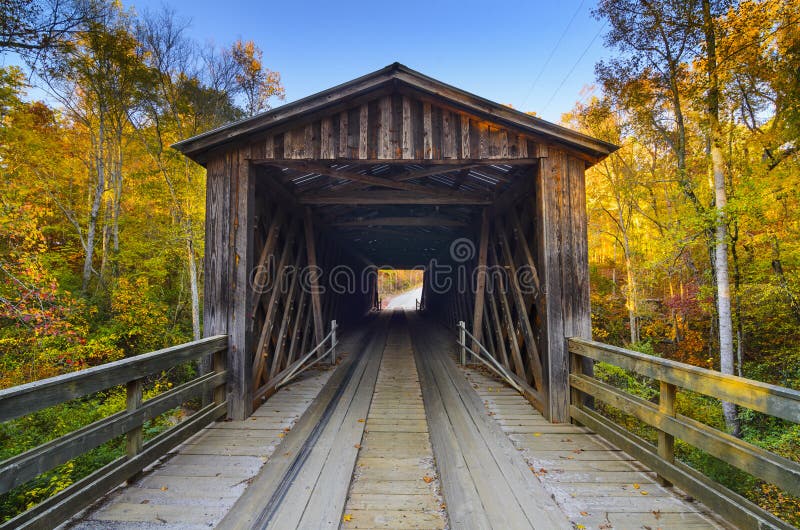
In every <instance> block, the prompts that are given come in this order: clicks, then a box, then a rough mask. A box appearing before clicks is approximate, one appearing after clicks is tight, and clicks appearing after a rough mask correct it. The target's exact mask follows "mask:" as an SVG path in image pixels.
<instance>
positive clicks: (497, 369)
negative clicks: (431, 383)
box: [457, 320, 525, 394]
mask: <svg viewBox="0 0 800 530" xmlns="http://www.w3.org/2000/svg"><path fill="white" fill-rule="evenodd" d="M457 327H458V329H459V331H463V332H464V335H467V336H469V338H470V339H472V341H473V342H474V343H475V344H477V345H478V349H479V350H480V351H481V352H484V353H485V354H486V358H487V359H488V360H489V361H491V364H489V363H488V362H486V360H484V359H483V356H482V355H481V354H480V353H478V352H476V351H474V350H473V349H472V348H470V347H469V346H467V345H466V342H467V341H466V340H464V337H463V336H459V338H458V341H457V342H458V345H459V346H461V348H462V356H461V364H466V357H465V356H464V355H463V352H464V351H468V352H470V354H472V356H473V357H475V358H476V359H478V360H479V361H480V362H481V363H483V364H484V365H485V366H486V367H487V368H489V369H490V370H492V371H493V372H494V373H496V374H497V375H499V376H500V377H501V378H503V379H505V380H506V382H507V383H508V384H509V385H511V386H512V387H513V388H514V390H516V391H517V392H519V393H520V394H524V393H525V392H524V391H523V390H522V387H521V386H520V385H519V383H518V382H517V381H516V380H514V379H513V378H512V377H511V375H509V373H508V372H507V371H506V369H505V368H504V367H503V365H501V364H500V363H499V362H497V359H495V358H494V357H492V355H491V354H490V353H489V351H488V350H487V349H486V347H485V346H484V345H483V344H481V341H479V340H478V339H476V338H475V336H474V335H473V334H472V333H470V332H469V330H468V329H467V327H466V325H465V324H464V321H463V320H461V321H459V322H458V325H457Z"/></svg>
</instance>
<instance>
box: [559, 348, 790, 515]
mask: <svg viewBox="0 0 800 530" xmlns="http://www.w3.org/2000/svg"><path fill="white" fill-rule="evenodd" d="M567 340H568V345H569V351H570V353H571V354H572V356H573V358H572V362H571V367H570V376H569V381H570V386H571V388H572V396H573V397H572V403H571V405H570V415H571V416H572V418H573V419H574V420H575V421H577V422H579V423H581V424H584V425H586V426H587V427H589V428H591V429H593V430H595V431H596V432H598V433H599V434H601V435H603V436H604V437H606V438H608V439H609V441H611V442H612V443H614V444H616V445H618V446H619V447H620V448H621V449H623V450H625V451H628V452H629V453H631V454H632V455H633V456H634V457H636V458H638V459H639V460H641V461H642V462H643V463H644V464H646V465H648V466H649V467H650V468H651V469H653V470H654V471H656V473H658V475H659V477H660V479H661V481H662V482H665V483H674V484H676V485H678V486H679V487H681V488H682V489H683V490H685V491H686V492H687V493H689V494H690V495H692V496H694V497H696V498H698V499H700V500H701V501H702V502H704V503H706V504H707V505H709V506H710V507H712V508H713V509H714V510H716V511H717V512H718V513H720V514H721V515H722V516H723V517H726V518H728V519H729V520H731V522H734V523H735V524H737V525H741V526H743V527H765V528H791V526H790V525H788V524H786V523H785V522H783V521H781V520H780V519H779V518H777V517H775V516H774V515H773V514H771V513H769V512H767V511H766V510H764V509H763V508H761V507H759V506H758V505H756V504H754V503H752V502H750V501H749V500H747V499H745V498H743V497H741V496H740V495H738V494H736V493H735V492H733V491H731V490H729V489H727V488H725V487H724V486H722V485H721V484H718V483H715V482H713V481H712V480H711V479H709V478H707V477H705V476H704V475H702V474H701V473H699V472H698V471H696V470H694V469H692V468H690V467H688V466H687V465H685V464H683V463H681V462H679V461H677V460H676V459H675V455H674V447H675V440H676V439H680V440H682V441H683V442H685V443H687V444H689V445H691V446H693V447H697V448H698V449H700V450H702V451H704V452H706V453H708V454H710V455H711V456H713V457H716V458H718V459H720V460H722V461H724V462H727V463H728V464H730V465H732V466H734V467H736V468H738V469H741V470H743V471H745V472H747V473H749V474H751V475H753V476H755V477H757V478H759V479H761V480H764V481H765V482H767V483H770V484H773V485H775V486H777V487H778V488H780V489H782V490H784V491H786V492H788V493H790V494H792V495H800V463H797V462H795V461H792V460H789V459H787V458H784V457H782V456H780V455H777V454H775V453H773V452H770V451H767V450H766V449H762V448H760V447H758V446H755V445H753V444H751V443H748V442H746V441H744V440H740V439H738V438H736V437H734V436H731V435H729V434H727V433H725V432H723V431H720V430H717V429H715V428H713V427H711V426H709V425H706V424H704V423H702V422H699V421H697V420H694V419H692V418H689V417H687V416H683V415H681V414H678V413H677V411H676V410H675V397H676V393H677V389H678V388H679V387H680V388H683V389H686V390H690V391H692V392H697V393H700V394H704V395H707V396H711V397H714V398H717V399H720V400H723V401H728V402H731V403H736V404H738V405H741V406H743V407H746V408H750V409H752V410H756V411H759V412H762V413H764V414H767V415H771V416H775V417H778V418H782V419H785V420H788V421H791V422H794V423H800V392H798V391H797V390H793V389H790V388H785V387H781V386H777V385H771V384H769V383H762V382H760V381H754V380H751V379H746V378H743V377H738V376H734V375H727V374H722V373H720V372H716V371H714V370H708V369H706V368H700V367H698V366H692V365H689V364H685V363H681V362H678V361H673V360H669V359H662V358H660V357H655V356H651V355H646V354H643V353H639V352H635V351H631V350H626V349H624V348H620V347H617V346H611V345H608V344H603V343H601V342H596V341H591V340H587V339H580V338H569V339H567ZM578 357H585V358H588V359H592V360H595V361H601V362H605V363H608V364H612V365H614V366H618V367H621V368H624V369H626V370H629V371H631V372H634V373H636V374H639V375H643V376H646V377H649V378H651V379H653V380H656V381H658V382H660V392H659V399H658V403H657V404H654V403H651V402H650V401H648V400H645V399H642V398H639V397H637V396H635V395H633V394H630V393H628V392H626V391H624V390H622V389H619V388H617V387H615V386H612V385H609V384H607V383H604V382H602V381H599V380H597V379H596V378H594V377H592V376H591V375H590V374H584V373H583V372H582V363H581V362H580V360H579V359H578ZM581 395H586V396H591V397H592V398H594V400H596V401H600V402H603V403H605V404H606V405H609V406H611V407H613V408H615V409H617V410H620V411H622V412H623V413H625V414H628V415H630V416H633V417H634V418H636V419H638V420H639V421H641V422H643V423H644V424H646V425H649V426H650V427H652V428H654V429H656V431H657V432H658V443H657V446H655V447H654V446H653V445H652V444H650V443H649V442H647V441H646V440H644V439H642V438H640V437H639V436H637V435H636V434H633V433H632V432H630V431H627V430H625V429H624V427H622V426H621V425H618V424H617V423H615V422H614V421H612V420H611V419H609V418H607V417H606V416H603V415H601V414H600V413H598V412H597V411H595V410H592V409H591V408H590V407H587V406H586V404H585V403H584V399H583V398H581Z"/></svg>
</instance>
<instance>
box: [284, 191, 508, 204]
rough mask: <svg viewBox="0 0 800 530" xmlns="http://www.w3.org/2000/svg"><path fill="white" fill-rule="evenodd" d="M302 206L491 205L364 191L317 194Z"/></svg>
mask: <svg viewBox="0 0 800 530" xmlns="http://www.w3.org/2000/svg"><path fill="white" fill-rule="evenodd" d="M299 201H300V203H301V204H358V205H362V204H466V205H470V204H477V205H488V204H491V202H492V201H491V199H490V198H488V197H478V196H474V195H465V194H453V193H451V194H449V196H441V197H440V196H437V195H424V196H421V195H420V194H417V193H414V192H409V191H383V190H375V191H362V192H348V193H330V192H326V193H316V194H313V195H307V196H303V197H300V198H299Z"/></svg>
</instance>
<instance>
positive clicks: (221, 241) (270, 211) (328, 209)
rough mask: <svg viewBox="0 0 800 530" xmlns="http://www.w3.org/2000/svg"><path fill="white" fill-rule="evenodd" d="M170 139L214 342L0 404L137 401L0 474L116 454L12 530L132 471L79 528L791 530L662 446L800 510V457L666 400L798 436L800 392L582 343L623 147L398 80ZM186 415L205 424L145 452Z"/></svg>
mask: <svg viewBox="0 0 800 530" xmlns="http://www.w3.org/2000/svg"><path fill="white" fill-rule="evenodd" d="M176 147H177V148H178V149H179V150H181V151H182V152H184V153H186V154H187V156H189V157H191V158H192V159H194V160H196V161H198V162H199V163H202V164H204V165H205V166H206V167H207V170H208V173H207V175H208V178H207V207H206V214H207V219H206V241H205V256H206V258H205V259H206V261H205V297H204V331H205V334H206V336H207V338H205V339H203V340H201V341H198V342H194V343H189V344H185V345H181V346H176V347H174V348H169V349H166V350H161V351H157V352H152V353H148V354H145V355H142V356H138V357H133V358H130V359H123V360H121V361H117V362H114V363H110V364H108V365H104V366H98V367H93V368H91V369H89V370H84V371H81V372H75V373H71V374H67V375H64V376H59V377H56V378H53V379H49V380H45V381H39V382H36V383H32V384H30V385H24V386H21V387H16V388H12V389H6V390H2V391H0V421H8V420H13V419H15V418H18V417H20V416H23V415H25V414H29V413H31V412H35V411H38V410H40V409H43V408H46V407H49V406H52V405H54V404H57V403H61V402H64V401H67V400H70V399H75V398H80V397H82V396H84V395H87V394H90V393H92V392H97V391H102V390H105V389H107V388H110V387H113V386H116V385H126V388H127V396H128V400H127V410H125V411H123V412H120V413H118V414H115V415H112V416H110V417H108V418H105V419H103V420H101V421H98V422H96V423H94V424H92V425H89V426H87V427H85V428H82V429H80V430H78V431H75V432H74V433H71V434H69V435H67V436H64V437H62V438H59V439H57V440H54V441H52V442H48V443H47V444H44V445H42V446H39V447H37V448H34V449H31V450H30V451H28V452H26V453H23V454H21V455H16V456H13V457H11V458H9V459H7V460H5V461H3V462H2V467H1V468H0V493H4V492H7V491H9V490H10V489H12V488H14V487H17V486H19V485H21V484H24V483H26V481H29V480H31V479H32V478H35V477H37V476H38V475H41V474H42V473H44V472H46V471H47V470H49V469H52V468H53V467H55V466H58V465H61V464H63V463H65V462H68V461H69V460H70V459H72V458H74V457H75V456H76V455H80V454H82V453H84V452H86V451H88V450H91V449H92V448H94V447H97V446H98V445H101V444H103V443H105V442H107V441H109V440H113V439H115V438H117V437H120V436H124V437H125V438H126V440H127V445H126V453H125V455H124V456H122V457H120V458H119V459H117V460H115V461H113V462H111V463H110V464H108V465H107V466H105V467H103V468H101V469H99V470H97V471H96V472H94V473H92V474H91V475H89V476H88V477H86V478H84V479H82V480H81V481H79V482H78V483H76V484H73V485H72V486H70V487H68V488H66V489H65V490H63V491H59V492H58V493H57V494H55V495H54V496H53V497H51V498H50V499H48V500H47V501H45V502H43V503H41V504H39V505H37V506H35V507H33V508H32V509H31V510H29V511H28V512H26V513H24V514H21V515H20V516H18V517H17V518H15V519H12V520H11V521H7V522H6V523H4V524H2V525H0V528H3V529H5V528H51V527H54V526H56V525H57V524H60V523H61V522H63V521H64V520H65V519H66V518H68V517H71V516H72V515H73V514H75V513H76V512H78V511H79V510H82V509H85V508H87V507H88V506H89V505H90V504H91V503H92V502H94V501H95V500H96V499H97V498H98V497H100V496H102V495H104V494H105V493H106V492H108V491H109V490H111V489H113V488H114V487H115V486H117V485H119V483H120V482H122V481H129V483H130V484H129V487H127V488H122V489H118V490H117V491H116V492H115V493H114V494H113V496H112V497H111V498H109V499H108V500H107V501H105V502H104V503H102V504H101V505H100V506H99V507H95V509H94V510H90V511H89V512H86V513H84V514H83V515H82V516H80V517H79V518H77V519H75V520H73V521H72V522H71V523H70V524H71V525H77V526H78V527H83V528H139V527H141V526H142V525H145V524H146V525H147V526H148V527H149V526H153V527H170V526H175V527H183V528H186V527H201V526H202V527H204V528H207V527H209V526H214V525H219V526H221V527H223V528H266V527H272V528H281V529H283V528H295V527H297V528H320V527H338V526H340V525H342V526H343V527H344V528H348V527H358V528H443V527H449V528H542V529H544V528H546V529H550V528H580V527H585V528H603V529H608V528H675V527H681V528H682V527H694V528H701V527H702V528H706V527H720V526H739V527H742V528H790V526H789V525H788V524H787V523H785V522H783V521H780V520H779V519H777V518H776V517H775V516H773V515H772V514H770V513H768V512H766V511H765V510H763V509H761V508H760V507H758V506H755V505H754V504H752V503H750V502H749V501H748V500H746V499H744V498H743V497H741V496H738V495H736V494H735V493H733V492H731V491H729V490H727V489H725V488H723V487H722V486H720V485H718V484H715V483H714V482H713V481H711V480H710V479H708V478H707V477H704V476H702V475H700V474H699V473H697V472H696V471H694V470H693V469H691V468H690V467H688V466H686V465H684V464H683V463H681V462H680V461H679V460H678V459H677V458H676V457H675V452H674V449H675V447H676V445H675V444H676V439H678V440H681V441H682V442H683V443H688V444H691V445H693V446H695V447H698V448H701V449H702V450H704V451H706V452H707V453H708V454H709V455H711V456H713V457H715V458H718V459H720V460H722V461H724V462H727V463H729V464H732V465H734V466H736V467H738V468H739V469H742V470H744V471H746V472H748V473H750V474H752V475H753V476H755V477H757V478H759V479H761V480H763V481H765V482H767V483H769V484H773V485H775V486H777V487H778V488H780V489H781V490H782V491H784V492H787V493H789V494H793V495H800V465H798V463H797V462H793V461H790V460H787V459H785V458H781V457H779V456H777V455H775V454H772V453H770V452H768V451H766V450H764V449H761V448H758V447H755V446H753V445H750V444H747V443H745V442H743V441H741V440H739V439H736V438H733V437H731V436H729V435H728V434H726V433H722V432H719V431H716V430H715V429H713V428H711V427H709V426H707V425H704V424H702V423H700V422H697V421H694V420H692V419H690V418H686V417H684V416H681V415H679V414H677V413H676V410H675V400H676V395H677V393H678V391H679V389H683V390H682V391H688V392H697V393H701V394H705V395H707V396H711V397H713V398H716V399H721V400H726V401H730V402H734V403H736V404H738V405H740V406H742V407H746V408H748V409H751V410H753V411H756V412H759V413H763V414H767V415H771V416H774V417H776V418H779V419H781V420H784V421H789V422H795V423H800V392H797V391H794V390H789V389H785V388H780V387H776V386H772V385H766V384H762V383H758V382H754V381H749V380H746V379H742V378H738V377H733V376H723V375H721V374H719V373H717V372H713V371H710V370H704V369H701V368H696V367H692V366H688V365H683V364H680V363H676V362H672V361H668V360H664V359H659V358H655V357H652V356H647V355H642V354H639V353H636V352H632V351H628V350H623V349H620V348H615V347H612V346H608V345H604V344H600V343H597V342H593V341H591V340H590V339H591V318H590V306H589V284H588V249H587V237H586V230H587V227H586V208H585V202H586V190H585V187H584V171H585V169H586V168H587V167H588V166H590V165H591V164H593V163H596V162H597V161H598V160H601V159H602V158H603V157H604V156H606V155H608V154H609V153H610V152H611V151H612V150H613V149H615V146H612V145H609V144H606V143H603V142H600V141H598V140H595V139H593V138H589V137H586V136H583V135H581V134H578V133H575V132H573V131H570V130H567V129H564V128H562V127H559V126H557V125H553V124H550V123H548V122H545V121H543V120H540V119H538V118H535V117H533V116H528V115H526V114H522V113H520V112H517V111H515V110H513V109H510V108H508V107H504V106H502V105H498V104H495V103H492V102H490V101H487V100H484V99H482V98H479V97H477V96H474V95H471V94H468V93H466V92H464V91H462V90H459V89H456V88H454V87H451V86H448V85H445V84H443V83H441V82H439V81H436V80H434V79H431V78H428V77H426V76H424V75H422V74H420V73H418V72H415V71H413V70H410V69H408V68H406V67H404V66H402V65H398V64H393V65H391V66H388V67H386V68H384V69H382V70H379V71H377V72H374V73H372V74H369V75H367V76H364V77H361V78H359V79H355V80H353V81H351V82H348V83H345V84H343V85H340V86H338V87H335V88H333V89H330V90H328V91H325V92H322V93H319V94H316V95H314V96H311V97H308V98H306V99H302V100H299V101H297V102H294V103H291V104H288V105H285V106H283V107H280V108H278V109H275V110H272V111H269V112H267V113H264V114H261V115H259V116H256V117H253V118H250V119H247V120H244V121H241V122H237V123H234V124H231V125H229V126H226V127H223V128H221V129H218V130H214V131H210V132H209V133H206V134H203V135H201V136H198V137H195V138H191V139H189V140H186V141H184V142H181V143H179V144H177V146H176ZM384 266H390V267H396V268H403V269H406V268H412V267H421V268H422V270H424V283H423V289H422V296H421V300H420V301H419V310H418V311H414V312H408V313H406V314H401V313H397V314H391V315H390V314H387V313H381V312H380V311H376V310H375V308H376V298H377V281H376V280H377V270H378V269H379V268H381V267H384ZM195 360H201V361H202V367H203V370H201V373H200V376H199V377H198V378H196V379H195V380H192V381H189V382H187V383H185V384H183V385H180V386H179V387H176V388H174V389H171V390H169V391H168V392H165V393H163V394H161V395H159V396H157V397H155V398H153V399H149V400H146V401H143V399H142V385H143V381H144V380H145V378H146V377H147V376H148V375H149V374H153V373H159V372H160V371H163V370H165V369H168V368H169V367H171V366H174V365H177V364H180V363H184V362H191V361H195ZM332 360H333V361H334V362H335V363H336V364H335V365H332V363H331V361H332ZM456 361H458V363H457V362H456ZM596 361H602V362H605V363H610V364H613V365H616V366H618V367H620V368H622V369H625V370H628V371H631V372H633V373H635V374H638V375H639V376H640V377H643V378H650V379H651V380H653V381H654V383H653V384H654V386H657V387H658V388H659V392H658V398H657V403H655V402H650V401H646V400H643V399H640V398H638V397H635V396H632V395H630V394H627V393H626V392H624V391H623V390H621V389H619V388H616V387H614V386H612V385H609V384H607V383H606V382H603V381H599V380H598V379H596V378H595V377H594V376H593V363H594V362H596ZM298 374H299V375H298ZM187 400H197V402H198V403H200V408H199V411H198V412H197V413H195V414H194V415H192V416H191V417H190V418H189V419H188V420H187V421H185V422H183V423H180V424H179V425H177V426H175V427H174V428H173V429H170V430H168V431H166V432H165V433H162V434H160V435H158V436H157V437H155V438H153V439H152V440H148V441H147V442H144V437H143V432H142V426H143V425H144V423H145V422H146V421H148V420H150V419H152V418H154V417H156V416H158V415H159V414H162V413H164V412H165V411H167V410H170V409H171V408H174V407H175V406H177V405H179V404H181V403H184V402H186V401H187ZM654 401H655V400H654ZM608 410H614V411H617V412H619V413H624V414H627V415H628V417H630V418H631V420H632V421H635V422H639V423H637V424H636V425H641V426H643V431H644V432H646V433H648V432H653V433H655V434H654V437H655V436H657V442H656V440H655V439H654V440H652V441H648V440H646V439H643V438H641V437H639V436H638V435H636V434H633V433H631V432H628V431H626V430H625V429H624V428H623V427H622V426H620V425H618V424H616V423H614V422H613V421H611V420H610V419H609V417H608V415H607V414H606V415H604V414H603V412H604V411H606V412H607V411H608ZM223 418H225V419H226V420H227V421H218V420H221V419H223ZM571 421H572V422H573V423H570V422H571ZM651 442H656V443H655V444H654V443H651ZM176 447H177V449H175V448H176ZM165 455H166V457H167V458H166V460H163V459H162V457H164V456H165ZM153 465H154V466H155V467H151V468H149V471H148V472H147V473H146V474H145V475H138V473H139V472H141V471H142V470H143V469H145V468H147V467H148V466H153ZM670 484H675V485H676V486H677V487H678V488H680V489H678V488H674V487H672V486H671V485H670ZM681 490H682V491H683V492H685V493H683V492H682V491H681ZM687 495H690V496H691V499H690V498H689V497H688V496H687ZM693 499H699V500H700V501H701V502H702V503H704V504H703V505H701V504H700V503H698V502H697V501H694V500H693ZM704 506H707V507H708V509H707V508H705V507H704ZM709 509H710V510H712V511H713V512H714V514H712V513H710V512H709Z"/></svg>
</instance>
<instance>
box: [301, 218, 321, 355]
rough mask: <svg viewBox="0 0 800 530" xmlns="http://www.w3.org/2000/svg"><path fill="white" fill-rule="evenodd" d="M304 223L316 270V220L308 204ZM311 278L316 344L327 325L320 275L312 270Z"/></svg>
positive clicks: (310, 262) (311, 267)
mask: <svg viewBox="0 0 800 530" xmlns="http://www.w3.org/2000/svg"><path fill="white" fill-rule="evenodd" d="M303 224H304V225H305V236H306V254H307V255H308V267H309V270H311V271H314V270H315V269H316V267H317V245H316V241H315V235H316V234H314V221H313V218H312V215H311V208H309V207H308V206H306V207H305V209H304V210H303ZM309 280H310V282H311V285H310V286H309V288H310V289H311V307H312V312H313V314H314V338H315V339H316V342H315V344H319V343H320V342H322V337H324V336H325V335H324V333H323V330H324V329H325V325H324V323H323V322H322V300H321V299H320V292H319V277H318V275H317V274H316V273H314V272H312V273H310V274H309Z"/></svg>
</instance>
